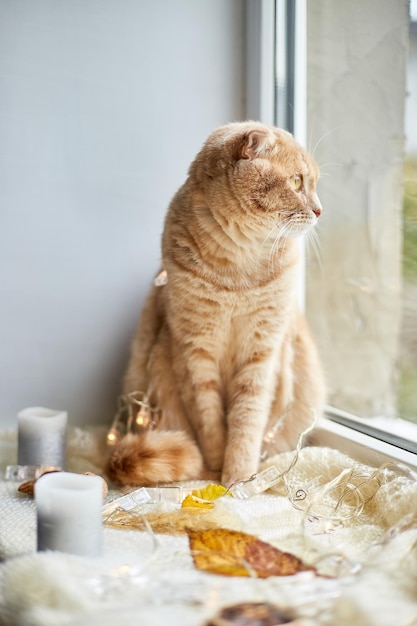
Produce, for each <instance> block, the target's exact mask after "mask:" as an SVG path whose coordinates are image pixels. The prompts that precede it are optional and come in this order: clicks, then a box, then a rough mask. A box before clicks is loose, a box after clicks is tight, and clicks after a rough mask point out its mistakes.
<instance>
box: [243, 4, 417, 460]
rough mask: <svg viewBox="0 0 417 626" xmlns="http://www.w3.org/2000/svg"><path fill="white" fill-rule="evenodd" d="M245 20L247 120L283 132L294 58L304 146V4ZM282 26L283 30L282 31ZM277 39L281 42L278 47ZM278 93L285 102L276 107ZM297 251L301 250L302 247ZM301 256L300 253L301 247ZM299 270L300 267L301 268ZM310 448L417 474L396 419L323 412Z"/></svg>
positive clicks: (415, 453) (411, 447)
mask: <svg viewBox="0 0 417 626" xmlns="http://www.w3.org/2000/svg"><path fill="white" fill-rule="evenodd" d="M291 3H292V7H293V9H292V10H293V11H294V12H293V19H294V22H295V23H294V24H293V35H294V45H293V49H292V51H290V52H289V50H288V44H289V43H290V42H289V41H288V36H287V32H286V20H287V15H288V13H287V11H288V10H291V9H289V7H290V4H291ZM246 16H247V77H246V101H247V117H248V118H249V119H257V120H259V121H261V122H263V123H265V124H273V125H277V126H283V127H286V119H285V115H282V114H281V111H279V108H280V107H281V110H282V107H283V106H286V102H285V98H286V97H287V95H288V89H287V87H288V80H289V76H288V67H289V66H290V63H289V62H288V54H294V59H293V61H294V63H293V67H297V72H295V73H294V74H295V75H294V76H293V77H292V79H293V81H294V82H293V87H292V89H293V96H294V97H293V98H292V102H291V103H290V105H291V106H292V107H293V128H288V130H290V131H292V132H293V134H294V136H295V137H296V139H297V140H298V141H299V142H300V143H301V144H302V145H304V146H306V139H307V137H306V129H307V54H306V50H307V7H306V0H246ZM283 22H284V26H283ZM278 38H281V42H279V41H278ZM277 88H278V89H280V91H283V92H284V97H283V98H281V99H280V101H279V102H278V104H277V97H276V95H277ZM301 245H302V244H301ZM303 251H304V247H303ZM303 265H304V264H303ZM300 284H301V288H300V302H301V305H302V307H303V308H304V295H303V294H304V285H305V273H304V272H303V276H302V277H301V281H300ZM309 443H310V444H311V445H314V446H327V447H331V448H336V449H338V450H340V451H341V452H344V453H345V454H348V455H349V456H351V457H352V458H355V459H356V460H358V461H360V462H363V463H366V464H368V465H371V466H375V467H378V466H380V465H381V464H383V463H386V462H393V463H404V464H406V465H408V466H409V467H412V468H417V426H416V425H415V424H411V423H410V422H407V421H406V420H403V419H400V418H397V419H393V418H382V417H381V418H372V419H370V420H365V419H362V418H357V417H356V416H354V415H351V414H349V413H346V412H343V411H340V410H338V409H335V408H334V407H331V406H328V407H327V408H326V411H325V413H324V415H323V417H322V418H321V419H320V420H319V422H318V424H317V425H316V427H315V429H314V431H313V433H312V434H311V436H310V439H309Z"/></svg>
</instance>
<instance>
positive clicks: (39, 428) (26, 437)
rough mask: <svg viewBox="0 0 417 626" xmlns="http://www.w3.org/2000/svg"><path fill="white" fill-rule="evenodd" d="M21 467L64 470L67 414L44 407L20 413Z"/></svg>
mask: <svg viewBox="0 0 417 626" xmlns="http://www.w3.org/2000/svg"><path fill="white" fill-rule="evenodd" d="M17 421H18V464H19V465H52V466H56V467H61V468H62V469H64V468H65V455H66V430H67V413H66V412H65V411H54V410H52V409H45V408H43V407H29V408H28V409H24V410H23V411H20V413H19V414H18V416H17Z"/></svg>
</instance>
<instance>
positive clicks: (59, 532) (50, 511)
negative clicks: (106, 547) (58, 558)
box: [35, 472, 103, 557]
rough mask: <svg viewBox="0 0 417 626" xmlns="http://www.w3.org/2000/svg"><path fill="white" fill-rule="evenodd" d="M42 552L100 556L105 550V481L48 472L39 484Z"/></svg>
mask: <svg viewBox="0 0 417 626" xmlns="http://www.w3.org/2000/svg"><path fill="white" fill-rule="evenodd" d="M35 502H36V509H37V522H38V526H37V548H38V551H44V550H57V551H59V552H67V553H70V554H78V555H80V556H87V557H96V556H99V555H100V554H101V551H102V536H103V526H102V506H103V480H102V478H101V477H100V476H86V475H84V474H72V473H69V472H56V473H51V474H44V475H43V476H41V477H40V478H39V479H38V480H37V481H36V483H35Z"/></svg>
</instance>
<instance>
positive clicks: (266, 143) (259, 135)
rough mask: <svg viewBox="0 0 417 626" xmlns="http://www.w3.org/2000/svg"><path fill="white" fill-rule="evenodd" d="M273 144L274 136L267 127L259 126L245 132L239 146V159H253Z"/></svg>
mask: <svg viewBox="0 0 417 626" xmlns="http://www.w3.org/2000/svg"><path fill="white" fill-rule="evenodd" d="M274 144H275V136H274V134H273V132H272V131H270V130H269V129H268V128H265V129H264V128H259V129H256V130H251V131H249V132H248V133H245V134H244V135H243V137H242V141H241V144H240V147H239V159H249V160H253V159H256V158H258V157H259V156H261V155H262V153H264V152H266V151H268V150H270V149H271V148H272V147H273V146H274Z"/></svg>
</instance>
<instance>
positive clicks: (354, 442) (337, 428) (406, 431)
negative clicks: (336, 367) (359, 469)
mask: <svg viewBox="0 0 417 626" xmlns="http://www.w3.org/2000/svg"><path fill="white" fill-rule="evenodd" d="M357 429H360V430H362V429H364V430H365V431H366V432H360V430H357ZM370 433H372V434H370ZM379 437H381V438H379ZM385 438H387V439H390V441H386V440H384V439H385ZM309 442H310V444H311V445H313V446H327V447H329V448H336V449H338V450H340V451H341V452H343V453H344V454H347V455H348V456H350V457H352V458H354V459H356V460H357V461H359V462H361V463H364V464H366V465H371V466H373V467H379V466H380V465H382V464H384V463H387V462H394V463H405V464H406V465H408V466H409V467H412V468H415V469H417V454H416V452H414V451H410V449H411V450H416V449H417V426H416V425H415V424H411V423H409V422H405V420H401V419H398V420H397V419H392V420H390V419H388V418H379V417H377V418H372V419H363V420H362V419H358V418H356V417H355V416H352V415H350V414H348V413H344V412H342V411H338V410H336V409H333V408H332V407H328V408H327V409H326V413H325V416H324V417H323V418H322V419H320V420H319V422H318V423H317V425H316V427H315V428H314V431H313V432H312V434H311V436H310V438H309ZM407 448H410V449H407Z"/></svg>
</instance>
